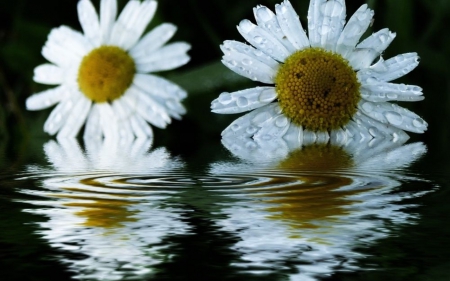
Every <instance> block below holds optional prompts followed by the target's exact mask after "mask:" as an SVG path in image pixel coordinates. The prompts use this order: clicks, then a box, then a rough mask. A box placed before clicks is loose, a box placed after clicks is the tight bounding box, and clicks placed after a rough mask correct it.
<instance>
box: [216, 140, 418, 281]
mask: <svg viewBox="0 0 450 281" xmlns="http://www.w3.org/2000/svg"><path fill="white" fill-rule="evenodd" d="M333 143H334V144H333ZM223 144H224V145H225V146H226V147H227V148H228V149H229V150H230V151H231V152H232V153H233V154H234V155H235V156H237V157H238V158H239V160H238V161H237V162H232V163H230V162H228V163H223V162H222V163H216V164H214V165H213V166H212V167H211V173H212V174H214V175H218V176H219V175H220V176H222V177H226V176H229V177H232V176H237V175H241V176H243V175H252V177H253V179H254V180H252V181H248V182H247V184H246V186H238V185H233V184H229V185H226V186H222V187H219V188H217V187H215V188H213V187H211V189H212V190H215V191H216V192H220V193H221V194H223V195H224V196H227V197H231V198H235V199H237V202H233V203H227V204H224V207H223V209H222V212H223V213H224V214H226V218H225V219H223V220H221V221H218V224H219V226H220V227H221V229H222V230H224V231H228V232H231V233H233V234H234V235H236V236H237V237H238V238H239V239H240V241H239V242H237V243H236V244H235V245H234V246H233V247H234V249H235V250H236V251H238V252H240V253H241V260H240V261H239V262H237V263H235V264H234V266H236V267H238V268H242V269H244V268H245V269H247V270H250V271H251V272H253V273H261V274H268V273H270V272H274V271H277V272H285V273H286V275H289V276H290V278H291V279H292V280H317V279H320V278H323V277H326V276H330V275H331V274H332V273H333V272H335V271H348V270H359V269H360V268H358V262H357V261H358V259H361V258H363V257H364V254H362V253H361V251H358V249H363V248H368V247H369V246H370V245H371V244H373V243H375V241H377V240H379V239H382V238H386V237H389V236H390V235H391V233H392V232H393V231H394V230H395V229H398V227H399V226H401V225H402V224H409V223H413V222H414V219H415V217H416V215H415V214H413V213H411V211H410V210H409V208H411V207H413V206H412V205H411V204H408V202H405V200H407V199H408V198H412V197H416V196H421V195H423V194H424V193H426V192H427V191H423V192H420V193H414V194H413V193H408V192H404V191H400V190H401V188H400V186H401V185H402V181H404V180H406V179H407V180H411V181H414V180H417V181H420V179H418V178H415V177H413V176H411V175H409V176H407V175H406V174H405V173H404V172H403V171H402V168H403V169H404V168H406V167H407V166H409V165H410V164H411V163H412V162H414V161H415V160H417V159H418V158H420V157H421V156H422V155H423V154H424V153H425V152H426V147H425V145H424V144H422V143H412V144H408V145H404V141H393V140H387V139H381V140H376V139H371V140H369V139H367V141H364V140H360V141H348V142H346V143H345V144H344V143H338V142H331V143H330V142H326V143H325V144H320V143H319V144H318V143H312V144H311V143H310V144H306V145H304V146H302V147H300V148H299V149H290V148H289V144H287V143H286V142H284V141H283V140H277V141H271V142H267V143H264V142H260V141H259V142H254V141H252V140H250V139H241V142H240V141H239V140H236V139H223Z"/></svg>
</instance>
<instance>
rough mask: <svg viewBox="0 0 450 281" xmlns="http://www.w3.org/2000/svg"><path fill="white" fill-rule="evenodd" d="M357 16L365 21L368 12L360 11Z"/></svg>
mask: <svg viewBox="0 0 450 281" xmlns="http://www.w3.org/2000/svg"><path fill="white" fill-rule="evenodd" d="M356 17H357V18H358V20H359V21H363V20H365V19H366V18H367V13H364V12H360V13H358V14H357V15H356Z"/></svg>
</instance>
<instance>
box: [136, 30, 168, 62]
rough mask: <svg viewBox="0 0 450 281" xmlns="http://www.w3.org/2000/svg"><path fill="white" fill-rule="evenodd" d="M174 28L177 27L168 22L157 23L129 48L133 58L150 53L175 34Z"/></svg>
mask: <svg viewBox="0 0 450 281" xmlns="http://www.w3.org/2000/svg"><path fill="white" fill-rule="evenodd" d="M176 30H177V27H176V26H175V25H173V24H170V23H163V24H161V25H158V26H157V27H155V28H154V29H153V30H151V31H150V32H149V33H147V34H146V35H145V36H144V37H142V39H141V40H140V41H139V42H138V43H137V44H136V45H135V46H134V47H133V48H131V49H130V55H131V56H133V57H134V58H139V57H141V56H147V55H149V54H151V53H152V52H154V51H155V50H157V49H159V48H160V47H161V46H163V45H164V44H166V43H167V41H169V39H170V38H172V36H173V35H174V34H175V32H176Z"/></svg>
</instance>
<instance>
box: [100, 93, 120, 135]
mask: <svg viewBox="0 0 450 281" xmlns="http://www.w3.org/2000/svg"><path fill="white" fill-rule="evenodd" d="M96 106H97V110H98V113H99V117H100V127H101V129H102V132H103V136H104V137H105V138H106V139H117V137H118V127H117V119H116V115H115V114H114V111H113V110H112V108H111V105H110V104H109V103H107V102H102V103H96Z"/></svg>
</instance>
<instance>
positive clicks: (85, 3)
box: [77, 0, 101, 46]
mask: <svg viewBox="0 0 450 281" xmlns="http://www.w3.org/2000/svg"><path fill="white" fill-rule="evenodd" d="M77 8H78V19H79V20H80V24H81V27H82V28H83V32H84V35H85V36H86V38H88V40H89V41H90V42H91V43H92V45H93V46H99V45H100V43H101V42H100V40H101V34H100V23H99V20H98V15H97V12H96V11H95V8H94V5H92V2H91V1H89V0H81V1H79V2H78V5H77Z"/></svg>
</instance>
